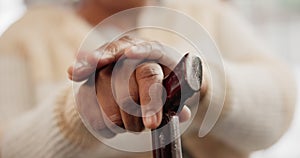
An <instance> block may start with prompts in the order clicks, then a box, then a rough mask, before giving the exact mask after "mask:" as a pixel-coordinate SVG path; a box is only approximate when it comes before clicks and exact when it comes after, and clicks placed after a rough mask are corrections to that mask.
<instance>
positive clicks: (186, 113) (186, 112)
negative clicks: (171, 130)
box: [178, 105, 192, 123]
mask: <svg viewBox="0 0 300 158" xmlns="http://www.w3.org/2000/svg"><path fill="white" fill-rule="evenodd" d="M191 115H192V113H191V110H190V109H189V108H188V107H187V106H186V105H184V106H183V108H182V110H181V112H180V113H179V114H178V116H179V122H181V123H183V122H186V121H188V120H189V119H190V118H191Z"/></svg>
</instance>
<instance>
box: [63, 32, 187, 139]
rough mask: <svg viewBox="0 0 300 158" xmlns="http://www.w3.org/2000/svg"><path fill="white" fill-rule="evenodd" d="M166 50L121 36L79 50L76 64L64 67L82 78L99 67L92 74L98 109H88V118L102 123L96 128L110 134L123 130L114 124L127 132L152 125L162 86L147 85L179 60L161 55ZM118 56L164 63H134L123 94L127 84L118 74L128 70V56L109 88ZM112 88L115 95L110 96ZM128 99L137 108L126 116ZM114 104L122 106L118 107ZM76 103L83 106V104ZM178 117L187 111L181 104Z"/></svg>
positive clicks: (157, 117)
mask: <svg viewBox="0 0 300 158" xmlns="http://www.w3.org/2000/svg"><path fill="white" fill-rule="evenodd" d="M167 51H168V53H173V52H170V51H172V50H169V49H166V48H164V47H163V46H161V45H160V44H159V43H158V42H152V41H145V40H141V39H131V38H129V37H128V36H125V37H123V38H121V39H119V40H117V41H115V42H113V43H111V44H108V45H104V46H102V47H100V48H99V49H98V51H95V52H94V53H83V55H80V56H79V57H78V58H77V61H78V63H79V66H78V65H77V66H75V67H70V68H69V70H68V72H69V77H70V78H71V79H73V80H74V81H82V80H85V79H87V78H89V77H90V75H91V74H92V73H93V72H94V71H95V70H96V69H98V70H100V71H99V72H98V73H97V74H96V91H97V99H98V101H99V103H100V109H101V112H100V114H98V115H97V114H94V113H95V112H94V111H93V110H90V111H91V112H92V113H93V114H94V115H93V116H92V115H91V116H90V117H89V118H90V121H91V120H95V118H96V117H97V119H98V121H96V122H98V126H99V124H101V123H100V122H102V126H101V127H100V126H99V127H98V128H99V129H101V130H103V129H108V130H109V131H110V132H111V133H114V134H116V133H120V132H124V131H120V130H116V129H117V128H116V127H117V126H116V125H118V126H121V127H124V128H125V129H127V130H130V131H141V130H143V129H144V126H145V127H147V128H151V129H153V128H156V127H157V126H158V125H159V124H160V122H161V119H162V118H161V117H162V111H161V109H159V110H157V109H158V108H157V105H160V106H158V107H162V104H163V102H162V100H161V98H162V97H161V96H162V89H161V87H159V86H152V87H151V85H160V84H161V83H162V79H163V78H164V76H165V74H167V73H168V72H170V70H169V69H168V68H167V67H169V68H171V69H172V67H174V66H175V65H176V64H177V62H178V61H179V59H180V56H178V54H177V55H176V54H175V53H174V54H172V55H171V57H170V56H167V55H165V53H167ZM122 55H125V56H126V57H127V58H131V59H148V60H152V61H153V60H156V61H159V62H161V63H163V64H164V65H166V66H161V65H159V64H157V63H155V62H145V63H142V64H141V65H140V66H138V68H137V69H136V71H135V73H134V74H132V75H131V76H130V79H129V94H127V90H126V89H124V85H125V84H128V83H124V80H123V78H122V75H126V73H127V72H128V64H130V63H131V62H129V61H130V60H129V59H125V60H124V61H123V62H124V63H123V64H124V65H126V66H122V67H118V68H114V69H115V70H116V71H117V72H119V73H118V77H116V78H117V80H114V83H113V85H114V86H113V87H111V75H112V70H113V65H112V63H114V62H116V61H117V60H119V58H120V57H121V56H122ZM114 87H118V88H114ZM125 87H126V86H125ZM149 89H150V94H149ZM113 91H114V92H115V95H116V98H115V97H114V96H113ZM153 94H155V95H153ZM82 95H84V94H82ZM83 98H84V97H83ZM130 99H132V100H133V101H135V102H136V103H137V104H141V109H138V108H133V109H131V110H130V113H131V112H133V113H135V115H130V114H128V113H127V112H125V111H124V110H123V109H124V108H126V109H128V108H129V109H130V108H132V107H131V106H130V104H129V103H130V102H129V101H128V100H130ZM117 103H119V105H120V107H122V108H121V109H120V108H119V106H118V104H117ZM149 103H151V104H149ZM80 106H83V107H82V108H84V106H85V105H80ZM126 111H127V110H126ZM139 113H141V115H139ZM149 113H150V114H149ZM137 116H143V117H137ZM179 116H180V121H186V120H188V119H189V117H190V110H189V109H188V108H187V107H186V106H185V107H184V108H183V110H182V112H181V113H180V114H179ZM94 122H95V121H94ZM95 126H97V125H95Z"/></svg>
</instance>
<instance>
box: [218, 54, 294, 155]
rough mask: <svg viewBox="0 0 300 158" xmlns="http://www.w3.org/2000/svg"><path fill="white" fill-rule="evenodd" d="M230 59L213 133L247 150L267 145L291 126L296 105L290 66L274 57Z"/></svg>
mask: <svg viewBox="0 0 300 158" xmlns="http://www.w3.org/2000/svg"><path fill="white" fill-rule="evenodd" d="M257 60H258V61H257V62H255V61H252V62H241V63H239V62H227V63H225V65H226V74H227V87H226V91H227V95H226V97H225V100H226V102H225V104H224V108H223V112H222V115H221V118H220V120H219V121H218V123H217V124H216V126H215V127H214V129H213V135H215V136H216V137H218V138H219V139H221V140H223V141H224V142H226V143H227V144H229V145H231V146H233V147H235V148H236V149H239V150H240V151H243V152H246V153H248V152H251V151H254V150H258V149H264V148H266V147H269V146H270V145H272V144H273V143H275V142H276V141H277V140H278V139H279V138H280V137H281V136H282V135H283V133H284V132H285V131H286V130H287V128H288V126H289V124H290V122H291V119H292V116H293V109H294V105H295V100H296V99H295V98H296V97H295V93H296V92H295V91H296V90H295V86H294V85H295V82H294V81H293V76H292V75H291V73H290V72H289V70H288V68H287V67H286V66H285V65H284V64H281V63H280V62H277V61H276V60H272V61H271V58H265V60H261V62H259V60H260V59H259V58H258V59H257Z"/></svg>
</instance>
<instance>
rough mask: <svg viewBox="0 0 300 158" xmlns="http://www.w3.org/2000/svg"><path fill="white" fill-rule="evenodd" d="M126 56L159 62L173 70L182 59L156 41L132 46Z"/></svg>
mask: <svg viewBox="0 0 300 158" xmlns="http://www.w3.org/2000/svg"><path fill="white" fill-rule="evenodd" d="M125 56H126V57H128V58H133V59H149V60H157V61H158V62H159V63H160V64H163V65H164V66H167V67H168V68H169V69H173V68H174V67H175V66H176V64H177V63H178V62H179V60H180V59H181V57H182V55H180V54H179V53H178V52H177V51H176V50H174V49H172V48H171V47H167V46H164V45H162V44H161V43H159V42H156V41H150V42H142V43H139V44H136V45H134V46H131V47H130V48H128V49H126V50H125Z"/></svg>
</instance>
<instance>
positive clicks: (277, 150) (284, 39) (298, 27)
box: [0, 0, 300, 158]
mask: <svg viewBox="0 0 300 158" xmlns="http://www.w3.org/2000/svg"><path fill="white" fill-rule="evenodd" d="M227 1H228V3H230V4H231V5H233V6H234V7H235V8H236V9H237V10H239V11H240V12H241V14H242V15H243V16H244V17H245V18H246V19H248V21H250V22H251V23H252V24H253V26H254V28H255V29H256V31H257V32H258V34H259V35H261V38H263V39H264V40H265V42H266V43H267V44H268V45H270V47H271V48H273V50H274V51H273V52H274V53H276V54H277V55H279V56H281V57H282V58H283V59H284V60H286V61H287V62H288V63H289V64H290V65H291V66H292V68H293V69H294V71H295V74H296V76H297V81H298V87H299V89H300V86H299V85H300V43H299V42H300V0H227ZM25 11H26V7H25V5H24V2H23V0H9V1H8V0H0V35H1V34H2V33H3V32H4V31H5V30H6V29H7V27H9V26H10V24H12V23H13V22H14V21H15V20H17V19H18V18H19V17H20V16H22V14H23V13H24V12H25ZM298 98H300V95H299V97H298ZM299 133H300V102H298V106H297V109H296V114H295V119H294V121H293V124H292V126H291V128H290V129H289V131H288V132H287V133H286V135H285V136H284V137H283V138H282V139H281V140H280V141H279V142H277V143H276V144H275V145H274V146H272V147H271V148H269V149H267V150H264V151H258V152H256V153H253V155H252V156H251V158H283V157H284V158H299V157H300V150H299V149H298V148H299V146H300V134H299Z"/></svg>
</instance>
